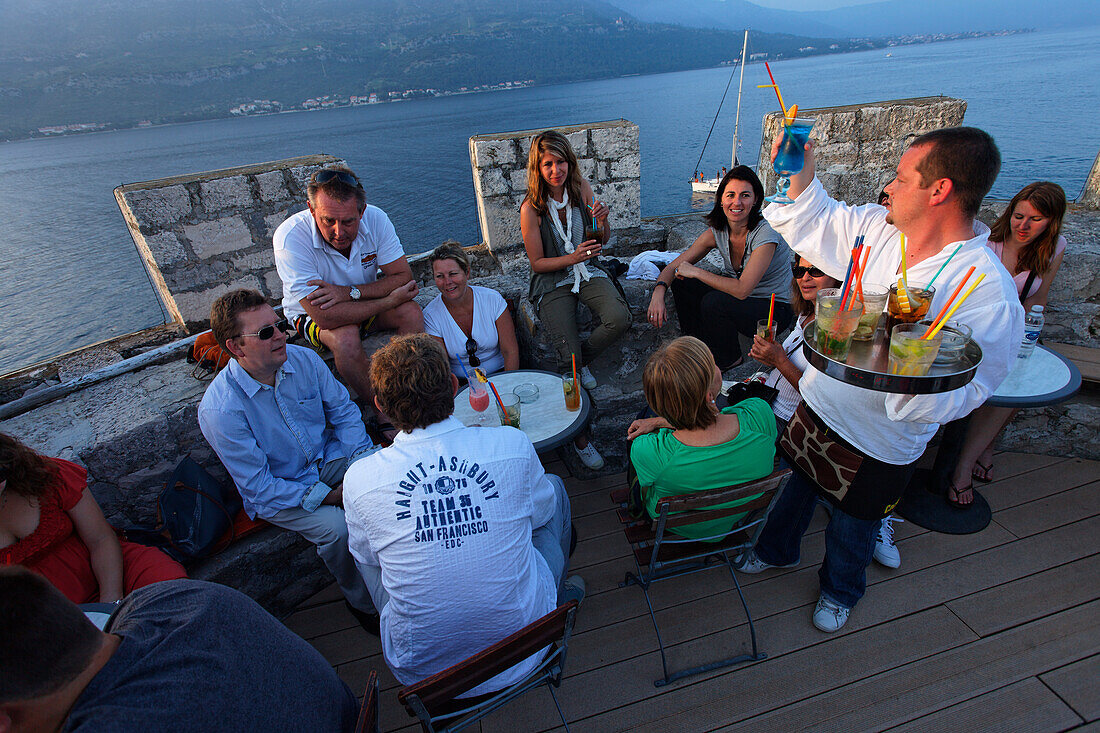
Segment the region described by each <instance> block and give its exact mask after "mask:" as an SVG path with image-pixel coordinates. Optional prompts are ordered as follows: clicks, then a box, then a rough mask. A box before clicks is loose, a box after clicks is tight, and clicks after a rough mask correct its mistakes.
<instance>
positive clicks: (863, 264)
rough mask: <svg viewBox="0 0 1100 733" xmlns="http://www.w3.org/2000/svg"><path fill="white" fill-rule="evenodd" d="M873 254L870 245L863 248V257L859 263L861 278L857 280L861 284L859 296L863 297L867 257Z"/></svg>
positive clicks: (857, 283)
mask: <svg viewBox="0 0 1100 733" xmlns="http://www.w3.org/2000/svg"><path fill="white" fill-rule="evenodd" d="M870 254H871V248H870V247H869V246H867V247H864V248H863V257H861V258H860V263H859V280H857V281H856V285H858V286H859V297H860V300H862V299H863V273H864V272H866V271H867V258H868V256H869V255H870Z"/></svg>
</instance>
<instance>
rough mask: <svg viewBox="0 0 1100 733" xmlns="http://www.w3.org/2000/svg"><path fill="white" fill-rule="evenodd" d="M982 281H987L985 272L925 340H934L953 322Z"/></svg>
mask: <svg viewBox="0 0 1100 733" xmlns="http://www.w3.org/2000/svg"><path fill="white" fill-rule="evenodd" d="M982 280H985V273H984V272H983V273H982V274H981V275H978V279H977V280H975V281H974V284H973V285H971V286H970V287H969V288H967V289H966V292H965V293H963V295H962V297H961V298H959V300H958V301H957V302H956V303H955V305H953V306H951V310H949V311H947V315H946V316H944V317H943V319H942V320H941V321H940V324H939V325H938V326H936V328H935V330H933V331H932V333H930V334H928V335H927V336H925V337H924V338H933V337H934V336H935V335H936V334H937V333H939V331H940V329H941V328H943V324H945V323H947V322H948V321H950V320H951V316H953V315H955V311H957V310H958V309H959V306H960V305H962V304H963V301H964V300H966V299H967V298H968V297H969V296H970V294H971V293H973V292H974V288H976V287H978V284H979V283H981V281H982Z"/></svg>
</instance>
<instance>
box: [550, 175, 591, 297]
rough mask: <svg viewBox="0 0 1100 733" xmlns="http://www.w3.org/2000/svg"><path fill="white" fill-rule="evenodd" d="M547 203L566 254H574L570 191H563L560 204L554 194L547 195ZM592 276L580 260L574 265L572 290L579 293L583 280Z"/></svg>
mask: <svg viewBox="0 0 1100 733" xmlns="http://www.w3.org/2000/svg"><path fill="white" fill-rule="evenodd" d="M546 204H547V206H548V207H549V208H550V212H549V213H550V223H551V224H553V226H554V231H555V232H557V234H558V238H559V239H561V241H562V244H563V248H564V249H565V253H566V254H573V252H574V251H576V249H577V248H576V247H574V246H573V212H571V211H570V210H569V191H562V196H561V203H560V204H559V203H558V202H557V201H555V200H554V197H553V196H547V197H546ZM562 209H565V227H564V228H562V225H561V216H559V213H558V212H560V211H561V210H562ZM591 279H592V276H591V275H590V274H589V273H588V268H587V267H585V266H584V263H583V262H578V263H577V264H575V265H573V288H572V292H574V293H579V292H580V290H581V280H584V281H585V282H587V281H588V280H591Z"/></svg>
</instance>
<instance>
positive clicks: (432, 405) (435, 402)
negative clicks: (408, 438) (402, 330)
mask: <svg viewBox="0 0 1100 733" xmlns="http://www.w3.org/2000/svg"><path fill="white" fill-rule="evenodd" d="M370 381H371V384H372V385H373V386H374V396H375V398H376V399H377V400H378V406H379V407H380V408H382V412H384V413H386V415H387V416H389V418H390V420H391V421H392V422H393V425H394V427H395V428H397V429H398V430H403V431H405V432H408V431H410V430H412V429H413V428H426V427H428V426H429V425H435V424H436V423H437V422H440V421H441V420H445V419H446V418H448V417H450V415H451V413H453V412H454V410H455V395H454V385H453V383H452V381H451V365H450V363H449V362H448V360H447V352H445V351H444V350H443V346H442V344H440V343H439V341H437V340H436V339H435V337H433V336H429V335H428V334H426V333H413V334H409V335H407V336H397V337H396V338H394V339H393V340H392V341H390V342H389V343H388V344H386V345H385V346H383V347H382V348H381V349H379V350H378V351H376V352H374V355H373V356H372V357H371V363H370Z"/></svg>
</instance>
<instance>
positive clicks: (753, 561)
mask: <svg viewBox="0 0 1100 733" xmlns="http://www.w3.org/2000/svg"><path fill="white" fill-rule="evenodd" d="M797 565H798V563H796V562H795V563H791V564H790V565H770V564H768V563H766V562H764V561H763V560H761V559H760V558H759V557H758V556H757V554H756V550H749V551H748V552H746V553H745V554H744V555H742V556H741V557H739V558H737V562H735V563H734V565H733V568H734V570H738V571H740V572H742V573H745V574H746V575H756V574H757V573H762V572H764V571H765V570H767V569H768V568H793V567H796V566H797Z"/></svg>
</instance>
